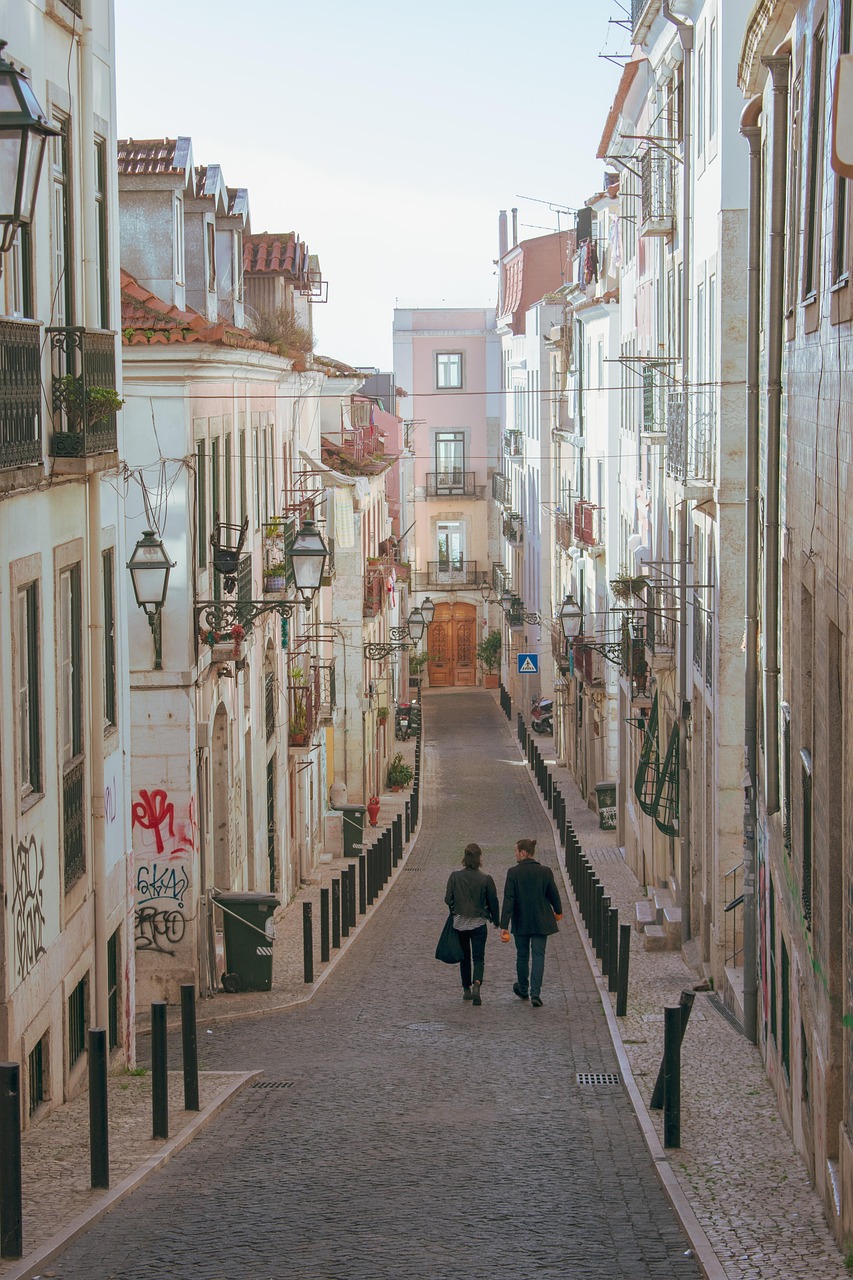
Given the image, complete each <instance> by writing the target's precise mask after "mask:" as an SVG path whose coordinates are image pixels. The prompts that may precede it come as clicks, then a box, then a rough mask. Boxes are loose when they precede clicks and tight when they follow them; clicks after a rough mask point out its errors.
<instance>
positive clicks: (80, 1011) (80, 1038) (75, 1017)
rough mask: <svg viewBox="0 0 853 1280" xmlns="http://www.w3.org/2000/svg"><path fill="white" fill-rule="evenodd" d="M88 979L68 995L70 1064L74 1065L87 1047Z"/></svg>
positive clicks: (70, 1065)
mask: <svg viewBox="0 0 853 1280" xmlns="http://www.w3.org/2000/svg"><path fill="white" fill-rule="evenodd" d="M87 988H88V979H87V978H83V979H82V980H81V981H80V982H78V983H77V986H76V987H75V988H74V990H73V991H72V992H71V995H70V996H69V997H68V1065H69V1067H73V1066H74V1064H75V1062H77V1061H78V1060H79V1059H80V1057H81V1056H82V1054H83V1051H84V1050H85V1048H86V1021H87V1016H86V1005H87V1003H88V1000H87V996H88V990H87Z"/></svg>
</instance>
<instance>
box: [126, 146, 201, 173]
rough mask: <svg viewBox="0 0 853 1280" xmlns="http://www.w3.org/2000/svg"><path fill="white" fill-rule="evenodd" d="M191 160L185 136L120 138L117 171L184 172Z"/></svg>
mask: <svg viewBox="0 0 853 1280" xmlns="http://www.w3.org/2000/svg"><path fill="white" fill-rule="evenodd" d="M191 164H192V145H191V142H190V139H189V138H120V139H119V141H118V171H119V173H128V174H139V173H185V172H186V170H187V167H188V166H189V165H191Z"/></svg>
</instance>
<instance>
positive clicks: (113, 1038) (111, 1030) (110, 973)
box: [107, 929, 119, 1050]
mask: <svg viewBox="0 0 853 1280" xmlns="http://www.w3.org/2000/svg"><path fill="white" fill-rule="evenodd" d="M118 935H119V931H118V929H116V931H115V933H113V934H112V936H111V937H110V938H109V940H108V941H107V1022H108V1027H107V1038H108V1040H109V1048H110V1050H112V1049H115V1048H116V1047H117V1046H118V1010H119V998H118V997H119V989H118V973H119V969H118V957H119V950H118V941H119V938H118Z"/></svg>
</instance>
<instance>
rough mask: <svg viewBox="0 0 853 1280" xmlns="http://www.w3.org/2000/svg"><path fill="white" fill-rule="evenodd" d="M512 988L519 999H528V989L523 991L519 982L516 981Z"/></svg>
mask: <svg viewBox="0 0 853 1280" xmlns="http://www.w3.org/2000/svg"><path fill="white" fill-rule="evenodd" d="M512 989H513V992H514V993H515V994H516V995H517V996H518V998H519V1000H526V999H527V992H526V991H522V989H521V987H520V986H519V985H518V983H517V982H514V983H513V984H512Z"/></svg>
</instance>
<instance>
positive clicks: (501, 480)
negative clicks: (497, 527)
mask: <svg viewBox="0 0 853 1280" xmlns="http://www.w3.org/2000/svg"><path fill="white" fill-rule="evenodd" d="M492 497H493V498H494V500H495V502H499V503H500V504H501V506H502V507H508V506H509V504H510V502H512V485H511V483H510V479H509V476H504V475H501V473H500V472H499V471H496V472H495V474H494V475H493V476H492Z"/></svg>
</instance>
